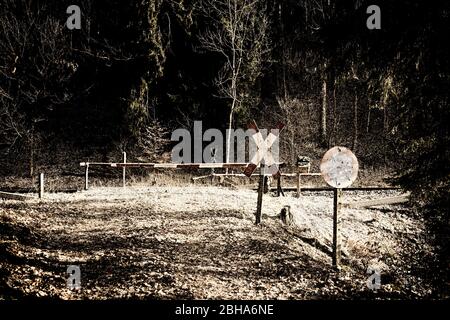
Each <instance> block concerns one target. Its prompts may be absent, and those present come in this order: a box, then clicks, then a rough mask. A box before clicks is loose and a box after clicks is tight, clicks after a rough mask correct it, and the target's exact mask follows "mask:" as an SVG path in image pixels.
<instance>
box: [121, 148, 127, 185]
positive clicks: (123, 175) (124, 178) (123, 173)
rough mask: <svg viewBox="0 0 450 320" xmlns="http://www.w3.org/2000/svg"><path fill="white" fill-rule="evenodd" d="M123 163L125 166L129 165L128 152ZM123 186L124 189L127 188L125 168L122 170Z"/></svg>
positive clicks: (124, 155)
mask: <svg viewBox="0 0 450 320" xmlns="http://www.w3.org/2000/svg"><path fill="white" fill-rule="evenodd" d="M123 163H124V164H126V163H127V153H126V152H124V153H123ZM122 184H123V187H124V188H125V186H126V169H125V167H123V168H122Z"/></svg>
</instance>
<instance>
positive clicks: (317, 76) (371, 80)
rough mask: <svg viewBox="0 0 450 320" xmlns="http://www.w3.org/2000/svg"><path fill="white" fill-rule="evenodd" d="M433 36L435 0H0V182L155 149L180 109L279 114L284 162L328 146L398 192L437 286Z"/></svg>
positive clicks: (441, 49) (448, 114) (446, 158)
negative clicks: (73, 23)
mask: <svg viewBox="0 0 450 320" xmlns="http://www.w3.org/2000/svg"><path fill="white" fill-rule="evenodd" d="M374 4H375V5H377V6H378V7H379V8H380V9H381V25H380V28H375V29H370V28H368V23H369V22H368V19H369V17H370V16H371V13H368V12H367V9H368V7H369V6H370V5H374ZM70 5H77V6H79V8H80V9H81V11H80V13H81V15H80V16H81V26H80V28H79V29H78V28H74V29H69V28H68V27H67V21H68V18H69V17H70V15H71V13H68V12H67V8H68V7H69V6H70ZM449 35H450V5H449V2H448V1H445V0H442V1H425V0H398V1H389V0H377V1H365V0H353V1H343V0H342V1H339V0H336V1H335V0H272V1H265V0H139V1H125V0H108V1H106V0H96V1H94V0H76V1H73V0H71V1H66V0H58V1H57V0H52V1H48V0H47V1H44V0H31V1H30V0H0V178H1V183H2V184H4V186H7V185H8V186H9V185H10V183H11V181H14V179H21V181H29V183H30V184H32V183H36V181H35V178H34V177H36V175H37V174H38V173H39V172H41V171H45V170H47V171H51V172H54V173H55V172H56V173H57V174H66V173H67V172H75V171H76V170H80V169H79V167H78V165H79V162H81V161H85V159H91V160H99V161H110V160H113V159H117V158H118V159H120V157H121V154H122V152H123V151H126V152H127V154H128V158H129V161H133V160H134V161H143V162H155V161H161V159H163V157H164V154H167V153H168V152H170V150H171V148H172V147H173V145H174V143H173V142H172V141H170V137H171V132H173V131H174V130H175V129H178V128H183V129H187V130H192V129H193V126H194V122H195V121H202V122H203V127H204V128H217V129H219V130H221V131H223V132H225V130H226V129H229V128H246V127H247V125H248V123H249V122H250V121H252V120H255V121H256V122H257V123H258V124H259V125H260V126H261V127H266V128H270V127H271V126H274V125H275V124H276V123H279V122H282V123H284V124H285V128H284V130H283V132H282V134H281V138H280V151H281V159H282V161H284V162H285V163H287V164H288V165H292V166H294V165H295V162H296V160H297V157H298V156H308V157H310V158H311V159H313V161H314V162H315V163H318V162H319V161H320V159H321V157H322V155H323V153H324V152H325V151H326V150H328V149H329V148H331V147H333V146H337V145H341V146H345V147H348V148H349V149H351V150H352V151H353V152H354V153H355V154H356V155H357V157H358V161H359V163H360V169H362V170H364V171H365V172H368V177H369V178H367V179H369V180H367V181H364V184H366V185H375V183H372V181H371V180H370V177H375V176H376V177H378V178H379V179H380V180H383V182H384V183H386V184H388V185H391V186H400V187H401V188H403V189H404V190H406V191H409V192H411V200H412V202H411V204H410V206H411V207H410V215H411V216H413V217H414V216H415V215H416V214H417V215H419V216H420V217H423V218H424V219H425V221H426V225H427V230H428V232H429V235H430V236H429V240H430V241H431V243H432V244H433V250H435V251H436V253H437V255H436V258H435V259H436V260H432V261H427V262H426V263H427V268H428V267H429V268H433V270H434V271H435V272H433V273H434V275H435V279H434V280H433V281H435V282H436V287H435V288H436V290H437V291H436V295H437V296H441V297H442V296H447V297H448V284H449V283H450V280H449V278H448V266H449V263H450V260H449V256H450V255H449V241H448V240H449V236H448V235H449V230H450V229H449V206H450V196H449V194H450V192H449V182H450V151H449V146H450V132H449V121H450V108H449V106H450V99H449V88H450V61H449V60H450V51H449V41H448V39H449ZM0 233H1V231H0ZM428 272H429V271H428ZM444 283H445V284H444ZM0 287H1V286H0Z"/></svg>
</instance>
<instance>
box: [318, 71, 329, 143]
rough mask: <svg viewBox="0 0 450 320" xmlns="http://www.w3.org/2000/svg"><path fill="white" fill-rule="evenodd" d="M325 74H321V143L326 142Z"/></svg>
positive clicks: (326, 97)
mask: <svg viewBox="0 0 450 320" xmlns="http://www.w3.org/2000/svg"><path fill="white" fill-rule="evenodd" d="M327 99H328V96H327V76H326V74H325V73H324V75H323V82H322V109H321V112H320V117H321V121H320V138H321V140H322V141H321V143H322V144H323V145H325V144H326V141H327Z"/></svg>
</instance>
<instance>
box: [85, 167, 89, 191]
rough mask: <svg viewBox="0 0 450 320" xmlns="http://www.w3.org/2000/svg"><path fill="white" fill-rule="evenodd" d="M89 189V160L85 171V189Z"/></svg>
mask: <svg viewBox="0 0 450 320" xmlns="http://www.w3.org/2000/svg"><path fill="white" fill-rule="evenodd" d="M88 189H89V162H86V167H85V171H84V190H88Z"/></svg>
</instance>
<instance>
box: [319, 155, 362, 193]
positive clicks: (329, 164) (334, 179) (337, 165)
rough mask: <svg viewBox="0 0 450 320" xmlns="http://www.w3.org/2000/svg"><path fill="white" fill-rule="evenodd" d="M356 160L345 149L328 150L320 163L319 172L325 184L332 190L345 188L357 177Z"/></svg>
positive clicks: (357, 166) (357, 167)
mask: <svg viewBox="0 0 450 320" xmlns="http://www.w3.org/2000/svg"><path fill="white" fill-rule="evenodd" d="M358 169H359V165H358V159H356V156H355V155H354V154H353V153H352V152H351V151H350V150H349V149H347V148H345V147H334V148H332V149H330V150H328V151H327V152H326V153H325V155H324V156H323V159H322V162H321V163H320V172H321V173H322V176H323V178H324V180H325V182H326V183H328V184H329V185H330V186H332V187H333V188H338V189H342V188H347V187H349V186H350V185H351V184H352V183H353V182H355V180H356V177H357V176H358Z"/></svg>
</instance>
